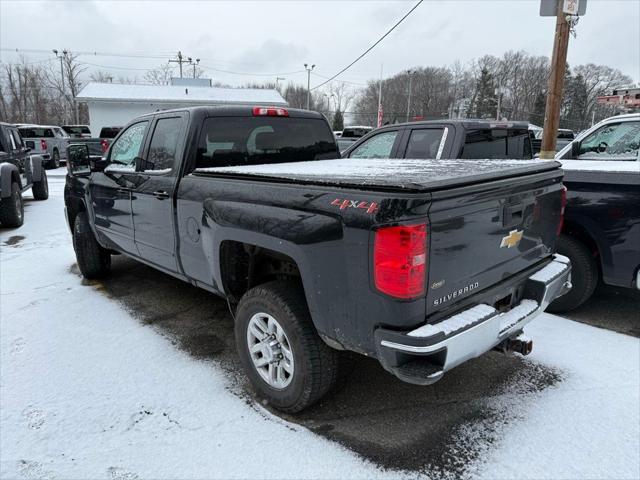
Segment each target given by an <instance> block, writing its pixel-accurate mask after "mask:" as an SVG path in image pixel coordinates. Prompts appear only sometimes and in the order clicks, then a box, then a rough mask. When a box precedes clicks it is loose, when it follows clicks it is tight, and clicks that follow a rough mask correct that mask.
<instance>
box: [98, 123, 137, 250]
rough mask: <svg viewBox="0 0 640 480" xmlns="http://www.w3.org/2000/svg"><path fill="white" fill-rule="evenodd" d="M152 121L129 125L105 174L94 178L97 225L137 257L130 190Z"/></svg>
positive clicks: (120, 138) (117, 243)
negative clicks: (137, 159)
mask: <svg viewBox="0 0 640 480" xmlns="http://www.w3.org/2000/svg"><path fill="white" fill-rule="evenodd" d="M148 126H149V121H146V120H145V121H142V122H137V123H134V124H133V125H130V126H129V127H128V128H127V130H126V131H124V132H123V133H122V135H120V137H119V138H118V140H116V142H115V143H114V144H113V146H112V148H111V150H110V151H109V157H108V165H107V167H106V168H105V169H104V172H98V173H94V174H93V175H92V176H91V181H90V183H89V189H90V190H91V199H92V201H93V205H92V206H93V211H94V214H95V226H96V229H98V230H100V232H101V233H102V234H104V235H105V236H106V237H107V238H109V240H111V241H112V242H113V243H115V244H116V245H117V246H118V248H119V249H120V250H122V251H124V252H128V253H132V254H134V255H137V254H138V251H137V249H136V246H135V241H134V238H133V219H132V215H131V190H132V188H133V187H134V186H135V180H136V172H135V165H136V158H138V157H139V156H140V153H141V152H142V150H143V142H144V139H145V133H146V131H147V128H148Z"/></svg>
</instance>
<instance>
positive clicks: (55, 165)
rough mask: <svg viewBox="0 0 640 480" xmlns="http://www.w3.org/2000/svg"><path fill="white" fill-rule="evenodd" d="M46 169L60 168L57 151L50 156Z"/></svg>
mask: <svg viewBox="0 0 640 480" xmlns="http://www.w3.org/2000/svg"><path fill="white" fill-rule="evenodd" d="M47 167H49V168H58V167H60V152H58V150H57V149H56V150H54V151H53V153H52V154H51V158H50V159H49V161H48V162H47Z"/></svg>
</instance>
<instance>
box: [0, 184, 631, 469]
mask: <svg viewBox="0 0 640 480" xmlns="http://www.w3.org/2000/svg"><path fill="white" fill-rule="evenodd" d="M63 181H64V179H63V178H61V177H59V176H56V175H50V190H51V198H50V199H49V200H47V201H46V202H34V201H28V202H27V206H26V209H25V219H26V222H25V225H24V226H23V227H21V228H20V229H14V230H1V231H0V293H1V297H0V314H1V315H0V478H3V479H8V478H43V479H55V478H58V479H60V478H106V479H123V480H124V479H126V480H133V479H136V478H140V479H142V478H154V479H155V478H382V477H394V478H397V477H405V476H406V477H411V478H415V477H416V476H417V475H420V476H426V477H428V476H431V475H430V473H433V472H429V471H422V472H406V471H405V472H400V471H392V470H384V469H382V468H380V467H379V466H377V465H375V464H374V463H372V462H370V461H365V460H363V459H362V458H360V457H358V456H357V455H356V454H355V453H353V452H351V451H350V450H348V449H346V448H344V447H343V446H340V445H338V444H337V443H333V442H331V441H329V440H327V439H325V438H324V437H321V436H319V435H316V434H314V433H312V432H311V431H309V430H307V429H305V428H303V427H301V426H299V425H297V424H294V423H290V422H287V421H284V420H282V419H280V418H279V417H277V416H274V415H272V414H271V413H269V412H267V411H266V410H264V409H263V408H262V407H260V406H259V405H256V404H254V403H252V402H247V401H246V400H245V399H243V398H240V397H239V396H237V395H236V394H234V393H233V392H232V391H230V388H229V382H228V380H227V378H226V374H225V372H224V370H223V369H222V368H220V366H219V365H217V364H216V363H215V362H214V361H206V362H205V361H198V360H195V359H194V358H193V357H190V356H189V355H188V354H187V353H185V352H183V351H180V350H178V349H176V347H175V346H173V345H172V344H171V342H170V341H169V340H168V339H167V338H166V337H165V336H162V335H160V334H159V333H158V331H156V330H154V328H153V327H151V326H147V325H144V324H143V323H141V322H140V321H139V320H137V319H136V318H135V316H134V315H133V314H132V313H131V312H128V311H127V310H125V309H124V308H123V307H122V306H121V304H120V303H118V302H117V300H116V299H112V298H109V296H107V295H106V294H105V293H104V292H103V291H102V289H101V285H100V284H99V283H95V284H91V283H87V282H84V281H82V279H81V278H80V277H79V276H78V275H77V273H76V272H75V269H74V268H72V266H73V264H74V262H75V257H74V254H73V250H72V247H71V242H70V236H69V233H68V230H67V227H66V224H65V221H64V216H63V202H62V186H63ZM27 196H29V195H27ZM527 334H529V335H530V336H532V337H533V338H534V339H535V345H536V347H535V348H534V353H533V354H532V355H531V356H530V357H529V358H531V359H532V362H534V363H540V364H544V365H547V366H550V367H552V368H554V369H555V370H558V371H560V372H561V375H562V378H563V380H562V381H561V382H559V383H557V384H556V385H554V386H552V387H549V388H547V389H544V390H542V391H541V392H539V393H533V394H526V395H524V394H521V393H519V392H506V393H500V394H496V395H494V396H488V397H486V398H484V399H483V400H482V401H483V402H485V403H486V404H487V405H489V406H490V407H495V409H496V410H497V411H505V410H506V411H508V412H509V415H510V416H511V417H513V418H515V420H513V421H510V422H508V423H506V424H505V425H504V426H503V428H501V429H500V430H499V432H498V433H499V435H498V440H497V441H494V442H491V443H489V442H486V441H485V440H483V438H485V437H484V436H483V435H482V423H481V422H480V423H477V424H473V425H469V429H468V439H467V441H469V439H470V440H471V441H475V438H476V437H477V443H478V444H482V445H481V446H482V455H480V456H479V457H478V458H477V459H475V460H473V461H472V463H470V464H469V465H467V467H466V469H465V471H466V475H469V476H473V477H482V478H507V477H509V478H512V477H518V478H605V477H606V478H638V477H639V476H640V341H639V340H638V339H637V338H634V337H630V336H625V335H621V334H617V333H613V332H609V331H606V330H601V329H597V328H594V327H590V326H586V325H583V324H579V323H575V322H572V321H569V320H565V319H562V318H559V317H555V316H552V315H544V316H543V317H542V318H540V319H538V320H536V321H534V322H533V323H532V324H531V325H530V327H529V328H528V329H527ZM459 368H464V366H463V367H459ZM426 388H428V387H426ZM492 428H495V427H492ZM463 434H464V429H463ZM485 443H486V444H485ZM462 453H464V452H461V454H462ZM462 456H463V455H462ZM440 473H442V472H440Z"/></svg>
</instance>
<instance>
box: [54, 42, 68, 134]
mask: <svg viewBox="0 0 640 480" xmlns="http://www.w3.org/2000/svg"><path fill="white" fill-rule="evenodd" d="M53 53H54V55H55V56H56V58H59V59H60V80H61V81H62V97H63V99H64V98H65V97H66V93H65V88H64V67H63V66H62V59H63V55H58V50H57V49H55V48H54V49H53ZM64 54H65V55H66V54H67V51H66V50H65V51H64ZM62 116H63V121H64V122H66V121H67V108H66V106H65V102H64V101H63V102H62Z"/></svg>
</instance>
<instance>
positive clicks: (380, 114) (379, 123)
mask: <svg viewBox="0 0 640 480" xmlns="http://www.w3.org/2000/svg"><path fill="white" fill-rule="evenodd" d="M383 65H384V64H382V63H381V64H380V83H379V84H378V122H377V127H378V128H380V127H381V126H382V66H383Z"/></svg>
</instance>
